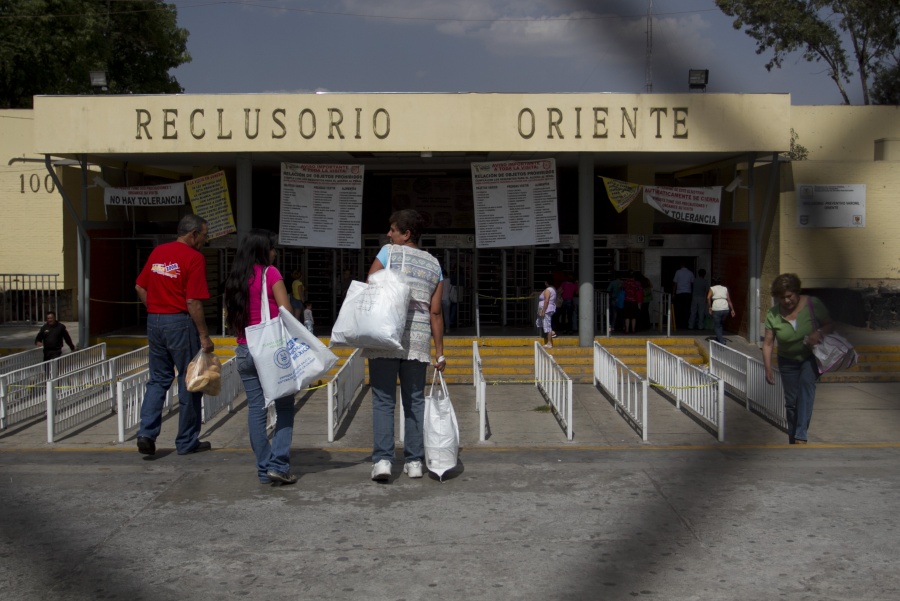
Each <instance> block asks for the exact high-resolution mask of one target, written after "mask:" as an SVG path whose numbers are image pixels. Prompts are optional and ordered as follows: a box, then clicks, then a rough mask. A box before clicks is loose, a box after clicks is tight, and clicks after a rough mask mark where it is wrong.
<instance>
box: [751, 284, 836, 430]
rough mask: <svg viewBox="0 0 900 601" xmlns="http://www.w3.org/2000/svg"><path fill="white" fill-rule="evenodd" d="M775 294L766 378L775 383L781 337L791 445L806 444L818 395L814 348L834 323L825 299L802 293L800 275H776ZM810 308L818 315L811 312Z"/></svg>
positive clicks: (765, 344) (781, 369)
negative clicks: (774, 362) (774, 356)
mask: <svg viewBox="0 0 900 601" xmlns="http://www.w3.org/2000/svg"><path fill="white" fill-rule="evenodd" d="M772 296H773V297H775V300H776V301H777V304H776V305H775V306H774V307H772V308H771V309H770V310H769V313H768V314H767V315H766V337H765V340H764V342H763V364H764V365H765V369H766V381H767V382H768V383H769V384H774V383H775V377H774V375H773V373H772V349H773V348H774V347H775V341H776V340H777V341H778V371H779V372H780V373H781V386H782V388H783V389H784V408H785V413H786V414H787V421H788V441H789V442H790V443H791V444H806V441H807V429H808V428H809V420H810V418H812V410H813V402H814V401H815V398H816V379H817V378H818V377H819V370H818V367H817V366H816V358H815V356H814V355H813V352H812V347H814V346H815V345H817V344H819V343H820V342H822V340H823V339H824V338H825V335H826V334H830V333H831V330H832V329H833V328H834V324H832V323H831V317H829V315H828V309H826V308H825V305H824V304H822V301H820V300H819V299H817V298H815V297H812V296H807V295H806V294H800V278H798V277H797V275H796V274H793V273H783V274H781V275H779V276H778V277H777V278H775V281H774V282H772ZM810 308H812V310H813V311H814V313H815V314H814V315H812V314H810Z"/></svg>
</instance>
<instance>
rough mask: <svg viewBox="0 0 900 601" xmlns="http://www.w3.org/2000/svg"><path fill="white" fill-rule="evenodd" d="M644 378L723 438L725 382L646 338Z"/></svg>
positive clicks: (676, 405) (678, 406)
mask: <svg viewBox="0 0 900 601" xmlns="http://www.w3.org/2000/svg"><path fill="white" fill-rule="evenodd" d="M647 379H648V380H650V381H651V382H653V383H655V385H656V386H657V388H659V389H660V390H661V391H662V392H665V393H666V394H667V395H669V396H671V397H672V398H673V399H674V400H675V407H676V408H678V409H681V407H682V405H684V406H685V407H687V408H688V409H689V410H690V411H691V413H693V414H694V415H696V416H697V417H698V418H699V419H700V420H701V421H702V422H704V423H706V424H708V425H709V426H710V427H711V428H712V429H713V430H715V432H716V435H717V437H718V439H719V441H720V442H721V441H723V440H725V382H724V381H723V380H720V379H719V378H717V377H716V376H713V375H711V374H709V373H707V372H705V371H703V370H702V369H699V368H697V367H695V366H693V365H691V364H690V363H688V362H687V361H685V360H684V359H682V358H681V357H678V356H677V355H673V354H672V353H670V352H668V351H666V350H665V349H663V348H662V347H659V346H657V345H655V344H653V343H652V342H650V341H648V342H647Z"/></svg>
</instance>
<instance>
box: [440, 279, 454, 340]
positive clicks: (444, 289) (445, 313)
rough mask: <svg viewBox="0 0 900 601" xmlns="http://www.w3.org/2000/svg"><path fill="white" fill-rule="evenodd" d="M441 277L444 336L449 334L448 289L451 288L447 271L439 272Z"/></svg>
mask: <svg viewBox="0 0 900 601" xmlns="http://www.w3.org/2000/svg"><path fill="white" fill-rule="evenodd" d="M441 274H442V276H443V278H444V279H443V280H442V281H443V282H444V284H443V285H442V286H441V313H442V314H443V316H444V334H449V333H450V289H451V288H452V286H451V285H450V278H449V276H448V275H447V270H446V269H444V270H443V271H441Z"/></svg>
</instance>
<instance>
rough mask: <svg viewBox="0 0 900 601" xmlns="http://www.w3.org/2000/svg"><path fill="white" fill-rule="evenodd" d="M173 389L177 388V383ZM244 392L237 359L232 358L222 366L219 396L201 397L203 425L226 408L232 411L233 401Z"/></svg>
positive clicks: (205, 395)
mask: <svg viewBox="0 0 900 601" xmlns="http://www.w3.org/2000/svg"><path fill="white" fill-rule="evenodd" d="M175 387H176V388H177V387H178V384H177V381H176V384H175ZM243 391H244V384H243V382H241V376H240V374H239V373H238V370H237V357H232V358H230V359H228V360H227V361H226V362H225V363H223V364H222V388H221V389H220V390H219V394H217V395H216V396H211V395H208V394H204V395H203V423H204V424H205V423H206V422H208V421H209V420H211V419H212V418H213V417H215V416H216V414H217V413H219V411H221V410H222V409H224V408H226V407H228V411H232V410H233V405H232V404H233V403H234V399H236V398H237V396H238V395H239V394H241V393H242V392H243Z"/></svg>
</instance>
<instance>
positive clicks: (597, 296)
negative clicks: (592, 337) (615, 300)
mask: <svg viewBox="0 0 900 601" xmlns="http://www.w3.org/2000/svg"><path fill="white" fill-rule="evenodd" d="M594 310H595V311H596V312H597V323H596V327H597V330H596V331H597V333H598V334H599V335H600V336H611V335H612V324H611V323H610V322H609V320H610V307H609V292H606V291H605V290H597V291H596V292H595V293H594Z"/></svg>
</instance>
